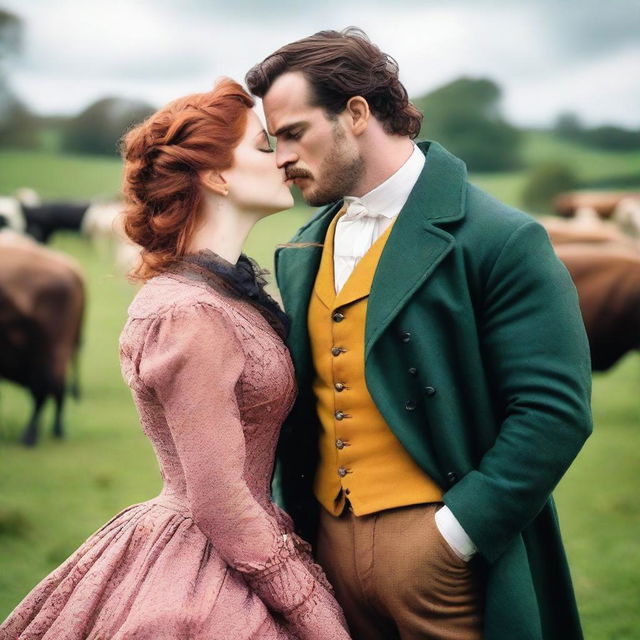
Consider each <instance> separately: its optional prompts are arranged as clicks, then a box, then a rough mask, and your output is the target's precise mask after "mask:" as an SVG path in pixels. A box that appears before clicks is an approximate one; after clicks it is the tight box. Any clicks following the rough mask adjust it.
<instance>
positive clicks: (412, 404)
mask: <svg viewBox="0 0 640 640" xmlns="http://www.w3.org/2000/svg"><path fill="white" fill-rule="evenodd" d="M404 408H405V409H406V410H407V411H413V410H414V409H415V408H416V403H415V402H414V401H413V400H407V401H406V402H405V403H404Z"/></svg>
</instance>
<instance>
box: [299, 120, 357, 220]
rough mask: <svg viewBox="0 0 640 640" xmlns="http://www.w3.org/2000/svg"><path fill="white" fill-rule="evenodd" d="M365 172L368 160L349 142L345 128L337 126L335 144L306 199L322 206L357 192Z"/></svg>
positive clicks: (311, 204)
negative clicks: (350, 147)
mask: <svg viewBox="0 0 640 640" xmlns="http://www.w3.org/2000/svg"><path fill="white" fill-rule="evenodd" d="M363 174H364V160H363V159H362V158H361V157H360V155H359V154H358V153H357V152H356V153H355V154H354V153H353V151H352V150H350V149H349V147H348V145H347V140H346V135H345V133H344V131H343V130H342V127H341V126H340V125H339V124H338V123H336V125H335V126H334V127H333V146H332V148H331V150H330V151H329V153H328V154H327V156H326V157H325V158H324V160H323V161H322V164H321V165H320V169H319V171H318V175H317V178H315V179H314V183H315V188H314V187H312V188H311V189H309V190H308V191H307V192H306V193H303V194H302V197H303V198H304V200H305V202H306V203H307V204H308V205H310V206H312V207H322V206H324V205H326V204H330V203H331V202H335V201H336V200H341V199H342V198H344V196H346V195H350V194H351V193H353V192H354V191H355V188H356V185H357V184H358V182H360V180H361V178H362V175H363Z"/></svg>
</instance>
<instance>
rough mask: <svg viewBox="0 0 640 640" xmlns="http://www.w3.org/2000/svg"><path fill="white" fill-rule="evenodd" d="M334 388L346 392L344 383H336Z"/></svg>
mask: <svg viewBox="0 0 640 640" xmlns="http://www.w3.org/2000/svg"><path fill="white" fill-rule="evenodd" d="M333 386H334V387H335V388H336V391H344V384H343V383H342V382H336V383H335V384H334V385H333Z"/></svg>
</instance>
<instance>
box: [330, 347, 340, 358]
mask: <svg viewBox="0 0 640 640" xmlns="http://www.w3.org/2000/svg"><path fill="white" fill-rule="evenodd" d="M331 353H332V354H333V355H334V356H339V355H340V354H341V353H342V348H341V347H331Z"/></svg>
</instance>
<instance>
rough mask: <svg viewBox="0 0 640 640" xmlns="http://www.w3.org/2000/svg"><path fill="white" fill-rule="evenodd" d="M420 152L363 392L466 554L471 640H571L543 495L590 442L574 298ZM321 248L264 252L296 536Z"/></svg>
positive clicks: (277, 484) (475, 196) (374, 307)
mask: <svg viewBox="0 0 640 640" xmlns="http://www.w3.org/2000/svg"><path fill="white" fill-rule="evenodd" d="M419 146H420V148H421V149H422V151H423V152H424V153H425V155H426V163H425V167H424V170H423V171H422V173H421V175H420V177H419V179H418V182H417V183H416V185H415V187H414V189H413V191H412V192H411V195H410V197H409V200H408V201H407V203H406V204H405V206H404V207H403V209H402V211H401V212H400V214H399V217H398V220H397V221H396V223H395V225H394V227H393V229H392V232H391V235H390V236H389V239H388V241H387V243H386V246H385V248H384V252H383V253H382V256H381V259H380V262H379V264H378V268H377V270H376V273H375V278H374V280H373V285H372V288H371V294H370V297H369V303H368V310H367V320H366V330H365V377H366V382H367V386H368V389H369V392H370V394H371V397H372V398H373V400H374V402H375V403H376V405H377V407H378V409H379V410H380V412H381V414H382V415H383V416H384V418H385V420H386V421H387V423H388V424H389V426H390V428H391V429H392V430H393V432H394V433H395V434H396V435H397V437H398V438H399V440H400V441H401V442H402V444H403V445H404V446H405V447H406V449H407V451H408V452H409V453H410V454H411V455H412V456H413V458H414V459H415V460H416V462H417V463H418V464H419V465H420V467H422V468H423V469H424V470H425V472H426V473H427V474H429V476H430V477H431V478H433V479H434V480H435V481H436V482H437V483H438V484H439V485H440V486H441V488H442V489H443V491H444V502H445V503H446V504H447V505H448V506H449V508H450V509H451V511H452V512H453V513H454V515H455V516H456V518H457V519H458V520H459V522H460V523H461V525H462V526H463V527H464V529H465V530H466V532H467V533H468V534H469V536H470V537H471V539H472V540H473V541H474V542H475V544H476V545H477V546H478V549H479V554H478V555H477V556H476V558H475V559H474V560H473V561H472V562H474V563H475V565H476V568H477V570H478V571H479V572H480V574H481V575H482V576H483V577H484V581H485V585H486V604H485V633H484V638H485V640H528V639H531V640H533V639H536V640H537V639H544V640H551V639H554V640H574V639H578V638H581V637H582V633H581V630H580V623H579V619H578V614H577V608H576V604H575V598H574V594H573V588H572V585H571V578H570V575H569V570H568V566H567V562H566V558H565V554H564V550H563V547H562V541H561V539H560V532H559V528H558V521H557V518H556V512H555V508H554V504H553V500H552V498H551V491H552V490H553V488H554V487H555V486H556V484H557V482H558V481H559V480H560V478H561V477H562V475H563V474H564V472H565V471H566V469H567V467H568V466H569V465H570V464H571V462H572V460H573V459H574V457H575V456H576V454H577V453H578V451H579V450H580V448H581V446H582V444H583V443H584V441H585V439H586V438H587V437H588V436H589V434H590V432H591V413H590V392H591V371H590V361H589V348H588V343H587V338H586V335H585V330H584V325H583V323H582V319H581V316H580V310H579V307H578V299H577V295H576V290H575V287H574V285H573V283H572V281H571V279H570V277H569V274H568V272H567V270H566V269H565V267H564V265H563V264H562V263H561V262H560V261H559V260H558V259H557V258H556V256H555V254H554V252H553V249H552V247H551V245H550V243H549V240H548V236H547V234H546V232H545V230H544V229H543V227H542V226H541V225H540V224H538V223H537V222H536V221H535V220H534V219H533V218H532V217H531V216H529V215H527V214H525V213H522V212H520V211H517V210H515V209H512V208H510V207H508V206H506V205H504V204H502V203H500V202H499V201H497V200H495V199H494V198H492V197H491V196H489V195H488V194H486V193H485V192H483V191H482V190H480V189H478V188H477V187H475V186H473V185H471V184H469V183H468V182H467V180H466V168H465V165H464V163H463V162H462V161H461V160H459V159H458V158H456V157H455V156H453V155H451V154H450V153H449V152H447V151H446V150H445V149H444V148H443V147H442V146H440V145H439V144H437V143H435V142H424V143H420V144H419ZM340 206H341V202H337V203H335V204H333V205H330V206H328V207H326V208H324V209H323V210H321V211H320V212H319V213H318V214H317V215H315V216H314V217H313V218H312V219H311V220H310V221H309V222H308V223H307V224H305V225H304V226H303V227H302V228H301V229H300V230H299V231H298V233H297V234H296V236H295V237H294V238H293V240H292V242H296V243H306V242H316V243H318V242H319V243H322V242H323V241H324V237H325V233H326V230H327V227H328V225H329V222H330V221H331V219H332V217H333V216H334V215H335V213H336V212H337V211H338V209H339V208H340ZM321 251H322V250H321V248H320V247H314V246H308V247H303V248H300V247H285V248H280V249H278V251H277V253H276V277H277V281H278V286H279V288H280V292H281V294H282V299H283V303H284V306H285V309H286V311H287V312H288V314H289V315H290V317H291V321H292V325H291V332H290V336H289V340H288V344H289V347H290V349H291V353H292V357H293V361H294V364H295V367H296V372H297V373H296V375H297V381H298V388H299V392H298V398H297V401H296V404H295V406H294V408H293V410H292V412H291V414H290V416H289V418H288V419H287V421H286V422H285V424H284V425H283V429H282V434H281V438H280V442H279V446H278V467H277V472H276V477H275V480H274V495H275V497H276V499H277V500H278V501H279V502H280V503H281V504H282V505H283V506H284V507H285V508H286V509H287V510H288V511H289V513H290V514H291V515H292V516H293V517H294V519H295V520H296V523H297V526H298V527H299V529H300V531H301V533H302V534H303V535H304V536H306V537H307V538H308V539H309V540H311V541H313V539H314V534H315V522H316V517H317V509H318V505H317V503H316V501H315V499H314V497H313V493H312V483H313V475H314V471H315V468H316V464H317V455H318V453H317V452H318V427H319V425H318V419H317V417H316V413H315V410H314V399H313V396H312V392H311V381H312V376H313V364H312V361H311V354H310V346H309V335H308V330H307V309H308V304H309V298H310V294H311V291H312V286H313V283H314V280H315V276H316V272H317V269H318V265H319V262H320V255H321ZM389 491H393V487H392V486H390V487H389ZM398 544H402V540H399V541H398Z"/></svg>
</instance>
